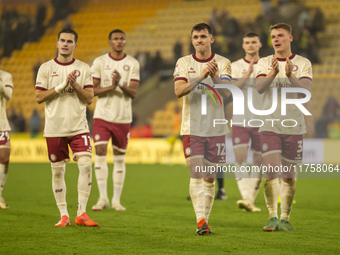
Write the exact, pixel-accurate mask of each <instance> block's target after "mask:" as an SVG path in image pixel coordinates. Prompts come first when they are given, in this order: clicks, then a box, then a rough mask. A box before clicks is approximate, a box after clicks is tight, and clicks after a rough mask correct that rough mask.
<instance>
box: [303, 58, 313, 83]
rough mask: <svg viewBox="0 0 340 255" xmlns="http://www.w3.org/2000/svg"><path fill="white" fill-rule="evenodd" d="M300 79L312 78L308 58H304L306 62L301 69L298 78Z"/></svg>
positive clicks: (310, 64)
mask: <svg viewBox="0 0 340 255" xmlns="http://www.w3.org/2000/svg"><path fill="white" fill-rule="evenodd" d="M301 79H310V80H312V79H313V69H312V63H311V62H310V61H309V60H308V59H306V64H305V65H304V66H303V68H302V70H301V75H300V80H301Z"/></svg>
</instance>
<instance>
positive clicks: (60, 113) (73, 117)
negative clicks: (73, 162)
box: [35, 59, 93, 137]
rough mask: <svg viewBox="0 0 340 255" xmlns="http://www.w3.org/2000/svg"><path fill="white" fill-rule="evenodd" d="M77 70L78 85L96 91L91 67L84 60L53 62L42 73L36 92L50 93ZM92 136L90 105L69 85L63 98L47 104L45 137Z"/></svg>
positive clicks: (45, 66)
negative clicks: (82, 134)
mask: <svg viewBox="0 0 340 255" xmlns="http://www.w3.org/2000/svg"><path fill="white" fill-rule="evenodd" d="M74 70H77V83H78V84H79V85H80V86H81V87H83V88H93V81H92V77H91V70H90V66H89V65H88V64H86V63H84V62H82V61H80V60H77V59H73V60H72V61H71V62H70V63H60V62H59V61H58V60H57V59H52V60H50V61H48V62H45V63H43V64H42V65H41V66H40V68H39V71H38V75H37V81H36V85H35V89H36V90H49V89H52V88H54V87H56V86H58V85H59V84H61V83H62V82H63V81H64V80H66V77H67V75H69V74H70V73H71V72H73V71H74ZM86 132H89V127H88V123H87V119H86V104H85V103H84V102H83V101H82V100H80V98H79V97H78V96H77V94H76V92H75V91H74V89H73V88H72V87H71V86H70V85H68V86H67V87H66V88H65V89H64V90H63V91H62V92H61V93H60V94H58V95H57V96H56V97H54V98H53V99H51V100H49V101H46V102H45V129H44V137H66V136H74V135H77V134H81V133H86Z"/></svg>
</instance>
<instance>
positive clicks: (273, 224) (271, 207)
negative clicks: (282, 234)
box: [263, 152, 281, 231]
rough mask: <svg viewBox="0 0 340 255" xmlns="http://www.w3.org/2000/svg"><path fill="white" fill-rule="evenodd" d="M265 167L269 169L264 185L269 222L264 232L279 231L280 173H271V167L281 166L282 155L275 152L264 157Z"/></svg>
mask: <svg viewBox="0 0 340 255" xmlns="http://www.w3.org/2000/svg"><path fill="white" fill-rule="evenodd" d="M263 166H266V167H268V170H267V172H266V181H265V183H264V197H265V200H266V205H267V208H268V211H269V221H268V222H267V224H266V226H264V227H263V230H264V231H275V230H278V229H279V221H278V215H277V200H278V198H279V195H280V183H279V179H278V173H275V171H269V167H275V166H277V167H280V166H281V153H280V152H275V153H271V154H269V155H266V156H264V157H263Z"/></svg>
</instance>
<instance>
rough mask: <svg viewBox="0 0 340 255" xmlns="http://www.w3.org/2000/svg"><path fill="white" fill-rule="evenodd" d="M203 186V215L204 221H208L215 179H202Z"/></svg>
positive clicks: (212, 201) (212, 202)
mask: <svg viewBox="0 0 340 255" xmlns="http://www.w3.org/2000/svg"><path fill="white" fill-rule="evenodd" d="M203 187H204V195H205V208H204V216H205V221H206V222H208V220H209V215H210V212H211V209H212V206H213V204H214V197H215V181H214V182H213V183H211V182H206V181H204V180H203Z"/></svg>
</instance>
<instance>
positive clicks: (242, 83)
mask: <svg viewBox="0 0 340 255" xmlns="http://www.w3.org/2000/svg"><path fill="white" fill-rule="evenodd" d="M261 46H262V44H261V42H260V37H259V35H258V34H257V33H255V32H248V33H246V34H245V35H244V36H243V43H242V48H243V50H244V52H245V56H244V58H241V59H239V60H237V61H235V62H233V63H232V64H231V70H232V77H233V79H232V83H233V85H235V86H237V87H239V88H241V89H242V92H243V95H244V100H245V107H244V109H245V114H244V115H234V116H233V119H232V123H233V124H232V142H233V149H234V153H235V166H236V172H235V177H236V181H237V186H238V188H239V190H240V193H241V196H242V199H241V200H238V201H237V205H238V207H239V208H240V209H244V210H246V211H248V212H258V211H261V209H260V208H257V207H255V206H254V201H255V198H256V196H257V194H258V192H259V189H260V185H261V180H262V175H261V172H260V169H259V168H258V170H259V171H253V172H252V173H251V174H250V175H249V174H248V173H247V172H245V171H242V168H243V167H245V166H247V156H248V147H249V141H251V146H250V149H251V150H252V151H253V164H254V165H255V166H258V167H259V166H260V165H261V163H262V155H261V142H260V133H259V132H258V130H259V128H258V127H251V126H248V121H249V120H251V119H258V117H256V116H255V115H254V114H252V113H251V112H250V111H249V109H248V106H247V103H248V88H253V94H252V99H253V100H252V102H253V104H258V103H259V102H261V100H262V98H261V95H260V94H259V93H258V92H257V91H256V88H255V85H256V84H255V72H256V71H255V70H256V65H257V61H258V60H259V59H260V56H259V51H260V48H261ZM234 107H237V105H234ZM258 108H259V107H258V106H255V109H258Z"/></svg>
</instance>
